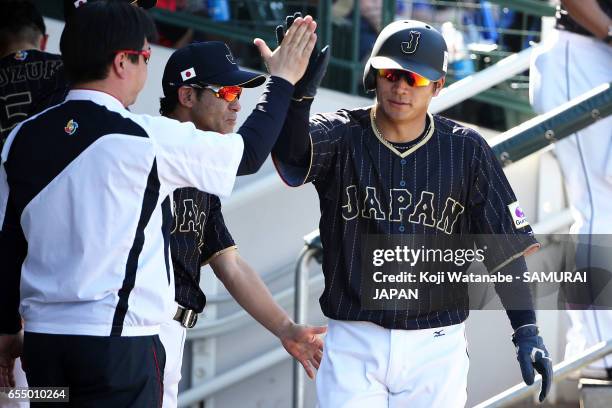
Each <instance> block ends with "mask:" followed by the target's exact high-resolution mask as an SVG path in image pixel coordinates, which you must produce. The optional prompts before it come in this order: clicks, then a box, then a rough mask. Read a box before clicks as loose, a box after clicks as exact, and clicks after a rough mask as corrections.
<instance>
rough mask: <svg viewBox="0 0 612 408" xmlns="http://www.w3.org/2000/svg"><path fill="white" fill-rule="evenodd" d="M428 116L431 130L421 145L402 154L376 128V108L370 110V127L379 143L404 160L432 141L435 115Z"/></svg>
mask: <svg viewBox="0 0 612 408" xmlns="http://www.w3.org/2000/svg"><path fill="white" fill-rule="evenodd" d="M427 116H428V117H429V124H430V125H429V129H428V130H427V134H426V135H425V137H424V138H423V139H422V140H421V141H420V142H419V143H417V144H415V145H414V146H412V147H411V148H410V149H408V150H406V151H405V152H400V151H399V150H397V149H396V148H395V146H393V143H391V142H389V141H388V140H387V139H385V138H384V137H383V135H382V133H380V130H378V126H376V121H375V119H376V110H375V108H374V106H373V107H372V108H371V109H370V126H371V127H372V132H373V133H374V135H375V136H376V138H377V139H378V141H379V142H380V143H382V144H383V145H384V146H385V147H386V148H387V149H389V150H391V151H392V152H393V153H395V154H396V155H398V156H399V157H401V158H402V159H403V158H405V157H406V156H408V155H410V154H412V153H414V152H415V151H416V150H417V149H418V148H419V147H421V146H423V145H424V144H425V143H427V142H428V141H429V139H431V137H432V136H433V134H434V130H435V124H434V120H433V115H432V114H431V113H429V112H427Z"/></svg>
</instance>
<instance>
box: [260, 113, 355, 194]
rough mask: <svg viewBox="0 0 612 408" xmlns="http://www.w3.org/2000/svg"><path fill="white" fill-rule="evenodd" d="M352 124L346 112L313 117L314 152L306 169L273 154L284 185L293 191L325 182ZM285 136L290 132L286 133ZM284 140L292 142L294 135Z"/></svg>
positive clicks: (311, 128)
mask: <svg viewBox="0 0 612 408" xmlns="http://www.w3.org/2000/svg"><path fill="white" fill-rule="evenodd" d="M306 115H308V113H307V114H306ZM306 118H308V116H306ZM348 121H349V118H348V116H347V115H346V114H345V113H344V112H343V111H340V112H336V113H331V114H330V113H328V114H316V115H314V116H312V117H311V118H310V120H308V123H307V126H308V137H309V139H310V140H309V143H310V149H309V152H308V155H307V159H306V160H305V161H304V163H305V165H304V166H296V165H294V164H289V163H286V162H284V161H282V160H280V158H279V157H278V156H277V155H275V154H274V153H273V154H272V159H273V160H274V165H275V166H276V170H277V172H278V174H279V175H280V177H281V178H282V179H283V181H284V182H285V183H286V184H287V185H289V186H291V187H297V186H301V185H303V184H306V183H310V182H313V183H316V182H321V181H323V180H325V178H326V177H328V175H329V173H330V169H331V168H332V167H333V163H334V162H335V160H336V155H337V152H338V146H339V144H340V142H341V140H342V137H343V136H344V134H345V132H346V131H347V129H348V126H346V124H347V122H348ZM283 132H286V130H285V129H283ZM281 137H289V138H290V137H291V134H281ZM306 163H307V164H306Z"/></svg>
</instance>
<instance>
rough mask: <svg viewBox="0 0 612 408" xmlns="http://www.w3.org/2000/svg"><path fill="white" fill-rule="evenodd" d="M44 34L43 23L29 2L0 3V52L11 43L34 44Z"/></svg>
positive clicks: (10, 0) (6, 1) (40, 16)
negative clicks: (25, 42)
mask: <svg viewBox="0 0 612 408" xmlns="http://www.w3.org/2000/svg"><path fill="white" fill-rule="evenodd" d="M45 34H46V27H45V22H44V20H43V18H42V15H41V14H40V12H39V11H38V10H37V9H36V6H34V4H32V2H31V1H29V0H4V1H0V51H2V54H5V51H6V50H8V49H9V48H10V47H11V44H12V43H15V42H22V41H27V42H29V43H32V44H35V43H36V42H37V41H38V39H39V37H40V36H41V35H45Z"/></svg>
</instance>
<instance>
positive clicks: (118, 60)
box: [111, 52, 128, 78]
mask: <svg viewBox="0 0 612 408" xmlns="http://www.w3.org/2000/svg"><path fill="white" fill-rule="evenodd" d="M127 62H128V60H127V57H126V55H125V54H124V53H122V52H118V53H117V54H115V58H113V63H112V66H111V70H112V71H113V72H114V73H115V75H117V76H118V77H119V78H124V77H125V75H126V72H125V65H126V64H127Z"/></svg>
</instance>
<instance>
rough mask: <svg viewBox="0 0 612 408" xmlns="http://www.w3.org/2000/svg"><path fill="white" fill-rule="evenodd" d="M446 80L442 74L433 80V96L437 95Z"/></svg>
mask: <svg viewBox="0 0 612 408" xmlns="http://www.w3.org/2000/svg"><path fill="white" fill-rule="evenodd" d="M445 82H446V77H445V76H443V77H442V78H440V79H439V80H438V81H436V82H434V89H433V90H434V93H433V96H438V95H439V94H440V91H441V90H442V88H444V83H445Z"/></svg>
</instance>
